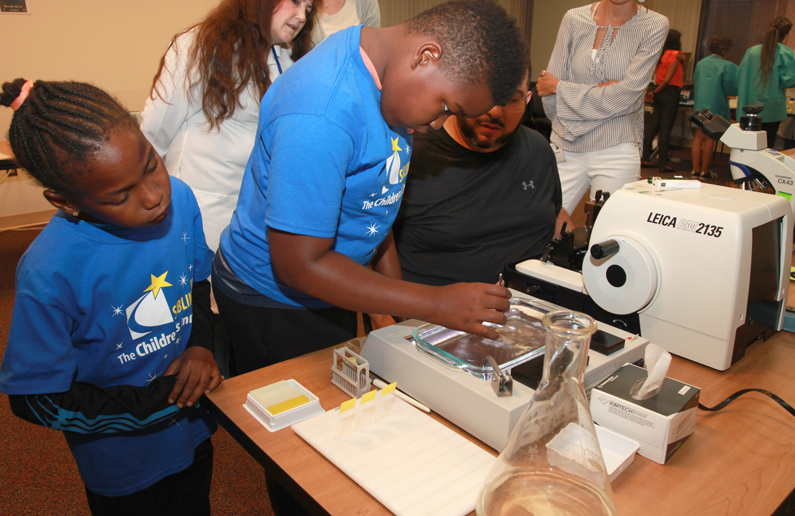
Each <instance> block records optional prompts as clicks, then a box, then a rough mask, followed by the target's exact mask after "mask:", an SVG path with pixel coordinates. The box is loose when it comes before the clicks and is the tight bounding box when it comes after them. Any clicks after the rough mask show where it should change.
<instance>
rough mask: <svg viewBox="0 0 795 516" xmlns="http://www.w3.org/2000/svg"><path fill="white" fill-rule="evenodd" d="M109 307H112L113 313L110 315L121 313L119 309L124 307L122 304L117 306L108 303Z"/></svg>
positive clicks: (114, 315)
mask: <svg viewBox="0 0 795 516" xmlns="http://www.w3.org/2000/svg"><path fill="white" fill-rule="evenodd" d="M110 307H111V308H113V315H112V316H111V317H116V316H117V315H121V313H122V311H121V309H122V308H123V307H124V305H119V306H113V305H110Z"/></svg>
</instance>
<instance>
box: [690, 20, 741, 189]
mask: <svg viewBox="0 0 795 516" xmlns="http://www.w3.org/2000/svg"><path fill="white" fill-rule="evenodd" d="M731 48H732V40H731V38H729V37H727V36H719V35H717V34H716V35H714V36H712V38H710V40H709V51H710V52H712V54H711V55H709V56H707V57H705V58H704V59H702V60H701V61H699V62H698V63H697V64H696V69H695V71H694V72H693V87H694V90H695V94H696V98H695V103H694V105H693V112H697V111H701V110H702V109H704V108H707V109H709V110H710V111H711V112H712V113H713V114H716V115H720V116H722V117H723V118H725V119H726V120H731V109H729V99H728V97H729V96H730V95H737V71H738V70H739V68H738V67H737V65H736V64H734V63H732V62H731V61H727V60H725V59H724V58H723V57H724V56H725V55H726V54H728V53H729V50H731ZM693 127H694V131H695V137H694V139H693V147H692V149H691V154H692V157H693V172H692V173H691V175H690V177H691V178H694V179H695V178H699V177H707V176H709V177H711V178H712V179H715V178H716V177H718V175H717V174H716V173H715V172H711V171H710V170H709V166H710V164H711V163H712V154H713V152H714V150H715V141H714V140H712V139H711V138H707V137H706V135H705V134H704V131H702V130H701V128H700V127H696V126H695V124H694V125H693Z"/></svg>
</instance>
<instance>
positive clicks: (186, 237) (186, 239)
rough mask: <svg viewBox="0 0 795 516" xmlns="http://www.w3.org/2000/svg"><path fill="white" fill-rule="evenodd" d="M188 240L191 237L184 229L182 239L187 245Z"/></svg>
mask: <svg viewBox="0 0 795 516" xmlns="http://www.w3.org/2000/svg"><path fill="white" fill-rule="evenodd" d="M188 240H190V237H189V236H188V233H187V232H186V231H184V232H183V233H182V241H183V242H185V245H188Z"/></svg>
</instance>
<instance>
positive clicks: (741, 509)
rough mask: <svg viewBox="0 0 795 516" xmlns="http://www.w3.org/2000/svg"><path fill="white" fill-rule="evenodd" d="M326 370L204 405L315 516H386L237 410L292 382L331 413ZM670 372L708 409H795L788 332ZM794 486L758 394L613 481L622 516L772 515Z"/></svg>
mask: <svg viewBox="0 0 795 516" xmlns="http://www.w3.org/2000/svg"><path fill="white" fill-rule="evenodd" d="M330 367H331V348H329V349H327V350H322V351H319V352H316V353H312V354H309V355H305V356H302V357H299V358H296V359H293V360H290V361H287V362H284V363H281V364H277V365H274V366H270V367H267V368H264V369H260V370H258V371H254V372H251V373H248V374H245V375H242V376H238V377H235V378H231V379H229V380H226V381H224V383H223V384H222V385H221V386H220V387H219V388H218V389H216V390H215V391H214V392H212V393H211V394H210V395H209V396H208V398H209V401H210V403H208V404H207V405H209V406H210V407H211V410H212V411H213V412H214V413H215V415H216V417H218V418H219V421H220V422H221V424H222V425H223V426H224V428H226V430H227V431H229V433H230V434H232V435H233V436H234V437H235V438H236V439H237V440H238V442H240V443H241V444H242V445H243V447H244V448H246V450H248V451H249V453H251V454H252V455H253V456H254V457H255V458H256V459H257V460H258V461H259V462H260V463H261V464H262V465H263V466H264V467H265V468H267V469H268V470H269V471H271V472H272V474H273V475H274V476H275V477H276V478H277V479H278V480H279V481H280V482H281V483H282V484H283V485H285V487H286V488H287V489H288V490H289V491H291V492H292V493H293V495H294V496H296V497H297V498H298V499H299V500H300V501H301V502H302V503H303V504H304V505H305V507H307V508H308V509H309V510H310V511H311V512H312V513H315V514H357V515H376V514H378V515H381V514H390V513H389V512H388V511H387V510H386V509H385V508H384V507H383V506H382V505H381V504H380V503H378V502H377V501H376V500H375V499H373V498H372V497H371V496H370V495H369V494H368V493H367V492H366V491H364V490H363V489H361V488H360V487H359V486H358V485H357V484H355V483H354V482H353V481H352V480H350V479H349V478H348V477H347V476H346V475H345V474H343V473H342V472H341V471H339V470H338V469H337V468H336V467H334V466H333V465H332V464H331V463H330V462H328V461H327V460H326V459H325V458H324V457H323V456H322V455H320V454H319V453H318V452H316V451H315V450H314V448H312V447H311V446H309V445H308V444H306V443H305V442H304V441H303V440H301V438H299V437H298V436H297V435H295V433H293V431H292V430H291V429H289V428H287V429H284V430H281V431H279V432H275V433H271V432H269V431H268V430H266V429H265V428H264V427H263V426H262V425H261V424H260V423H258V422H257V421H256V420H255V419H254V418H253V417H252V416H251V415H249V413H248V412H246V410H245V409H244V408H243V406H242V405H243V403H244V402H245V398H246V394H247V393H248V392H249V391H250V390H252V389H254V388H257V387H261V386H264V385H267V384H270V383H273V382H276V381H279V380H285V379H289V378H293V379H295V380H297V381H298V382H300V383H301V384H302V385H304V386H305V387H307V388H308V389H309V390H310V391H312V392H313V393H314V394H316V395H317V396H318V397H319V398H320V401H321V405H322V406H323V408H324V409H326V410H331V409H333V408H335V407H337V406H339V404H340V403H341V402H343V401H345V400H346V399H348V397H347V396H346V395H345V394H344V393H343V392H342V391H341V390H339V389H338V388H337V387H335V386H333V385H332V384H331V381H330V378H331V372H330V370H329V369H330ZM669 376H670V377H672V378H676V379H677V380H681V381H683V382H686V383H690V384H692V385H695V386H697V387H701V389H702V392H701V402H702V403H703V404H704V405H706V406H710V407H711V406H714V405H717V404H718V403H719V402H721V401H723V400H724V399H725V398H727V397H728V396H729V395H731V394H733V393H734V392H736V391H738V390H740V389H744V388H749V387H755V388H761V389H767V390H769V391H772V392H774V393H775V394H778V395H779V396H781V397H782V398H784V399H785V400H786V401H788V402H790V403H795V334H792V333H788V332H779V333H778V334H776V335H774V336H773V337H772V338H771V339H770V340H768V341H767V342H757V343H755V344H753V345H751V346H750V347H749V348H748V351H747V353H746V356H745V357H744V358H743V359H742V360H740V361H739V362H738V363H736V364H735V365H733V366H732V367H731V369H729V371H726V372H719V371H715V370H712V369H709V368H707V367H704V366H701V365H698V364H695V363H693V362H690V361H688V360H685V359H681V358H678V357H674V360H673V362H672V364H671V368H670V372H669ZM435 417H437V418H438V419H440V420H442V419H441V418H439V417H438V416H435ZM442 421H443V422H445V423H446V424H447V425H448V426H451V427H452V425H450V424H449V423H447V422H446V421H444V420H442ZM458 431H459V432H460V430H458ZM465 435H466V434H465ZM479 444H481V446H484V445H482V443H479ZM484 448H485V446H484ZM487 449H488V448H487ZM492 451H493V450H492ZM793 488H795V418H793V417H792V416H791V415H790V414H788V413H787V412H786V411H785V410H784V409H783V408H781V407H780V406H779V405H778V404H776V403H774V402H773V401H772V400H770V399H769V398H767V397H766V396H763V395H761V394H757V393H751V394H746V395H744V396H742V397H741V398H739V399H738V400H736V401H735V402H734V403H732V404H731V405H729V406H728V407H726V408H724V409H723V410H721V411H719V412H714V413H712V412H705V411H701V410H699V412H698V417H697V424H696V430H695V433H694V434H693V435H692V436H691V437H690V439H689V440H688V441H687V442H685V444H684V445H683V446H682V448H681V449H679V450H678V451H677V452H676V454H675V455H674V456H673V457H672V458H671V460H670V461H669V462H668V463H667V464H666V465H665V466H661V465H659V464H657V463H656V462H652V461H650V460H647V459H645V458H643V457H641V456H639V455H638V456H636V457H635V460H634V462H633V463H632V464H631V465H630V466H629V467H628V468H627V469H626V470H625V471H624V472H623V473H621V475H620V476H619V477H618V478H617V479H616V481H615V482H613V490H614V494H615V499H616V504H617V507H618V511H619V514H621V515H622V516H630V515H632V516H634V515H647V514H649V515H669V514H670V515H676V516H686V515H713V514H715V515H718V514H720V515H738V516H740V515H742V516H755V515H759V516H769V515H771V514H773V513H774V512H775V511H776V509H777V508H778V507H779V506H780V505H781V504H782V502H783V501H784V500H785V499H786V498H787V497H788V496H789V495H790V493H791V492H792V491H793Z"/></svg>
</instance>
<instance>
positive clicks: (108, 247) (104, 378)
mask: <svg viewBox="0 0 795 516" xmlns="http://www.w3.org/2000/svg"><path fill="white" fill-rule="evenodd" d="M0 104H2V105H5V106H10V107H12V108H13V109H14V110H15V113H14V117H13V119H12V122H11V129H10V131H9V140H10V143H11V147H12V149H13V151H14V154H15V156H16V158H17V159H18V160H19V161H20V163H21V164H22V166H23V167H24V168H25V169H26V170H28V171H30V173H31V174H32V175H33V176H34V177H35V178H36V179H37V180H38V181H39V182H40V183H42V185H43V186H44V187H45V192H44V195H45V197H46V198H47V199H48V200H49V201H50V203H52V204H53V205H54V206H55V207H57V208H59V211H58V213H57V214H56V215H55V216H54V217H53V219H52V220H51V221H50V223H49V224H48V225H47V227H46V228H44V230H43V231H42V232H41V234H40V235H39V236H38V237H37V238H36V240H35V241H34V242H33V243H32V244H31V245H30V247H29V248H28V250H27V251H26V252H25V254H24V255H23V257H22V259H21V260H20V262H19V265H18V267H17V273H16V297H15V302H14V311H13V314H12V318H11V326H10V328H9V334H8V344H7V346H6V351H5V355H4V356H3V363H2V367H0V391H2V392H4V393H6V394H8V395H9V401H10V405H11V409H12V411H13V413H14V414H15V415H16V416H18V417H21V418H23V419H25V420H27V421H30V422H32V423H35V424H39V425H43V426H46V427H49V428H54V429H58V430H62V431H63V432H64V436H65V437H66V441H67V443H68V445H69V448H70V450H71V452H72V455H73V456H74V458H75V462H76V463H77V467H78V470H79V472H80V476H81V478H82V479H83V482H84V483H85V486H86V496H87V498H88V504H89V508H90V509H91V512H92V514H95V515H98V514H102V515H104V514H107V515H124V514H129V515H140V514H186V515H187V514H190V515H197V514H204V515H209V514H210V504H209V489H210V478H211V475H212V444H211V441H210V436H211V435H212V433H213V432H214V431H215V429H216V424H215V422H214V421H213V420H212V419H211V418H210V417H209V415H208V414H207V413H206V412H204V411H203V410H199V409H198V408H197V407H196V406H195V403H196V402H197V401H198V399H199V398H200V396H201V395H202V394H204V393H205V392H209V391H211V390H213V389H215V388H216V387H217V386H218V385H219V384H220V382H221V380H222V378H221V376H220V373H219V371H218V366H217V365H216V364H215V361H214V359H213V354H212V352H211V351H210V343H211V334H212V331H211V328H210V324H211V323H210V317H211V312H210V285H209V282H208V280H207V278H208V276H209V275H210V272H211V260H212V252H211V251H210V250H209V249H208V248H207V245H206V244H205V242H204V232H203V231H202V221H201V214H200V212H199V207H198V205H197V204H196V199H195V198H194V196H193V193H192V192H191V191H190V189H189V188H188V187H187V186H186V185H185V184H184V183H182V182H181V181H180V180H178V179H176V178H171V177H170V176H169V175H168V172H167V171H166V169H165V166H164V165H163V162H162V161H161V159H160V157H159V156H158V154H157V153H156V152H155V151H154V149H153V148H152V146H151V145H150V144H149V142H147V141H146V139H145V138H144V137H143V135H142V134H141V132H140V130H139V129H138V127H137V124H136V122H135V120H134V119H133V118H132V117H131V116H130V115H129V113H128V112H127V111H126V110H124V108H123V107H121V106H120V105H119V104H118V103H117V102H116V101H115V100H114V99H113V98H111V97H110V96H109V95H108V94H107V93H105V92H104V91H102V90H100V89H98V88H95V87H93V86H91V85H88V84H83V83H72V82H65V83H62V82H45V81H37V82H36V83H35V85H34V84H33V83H32V82H31V81H25V80H23V79H18V80H16V81H13V82H12V83H5V84H4V85H3V92H2V94H0Z"/></svg>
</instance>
